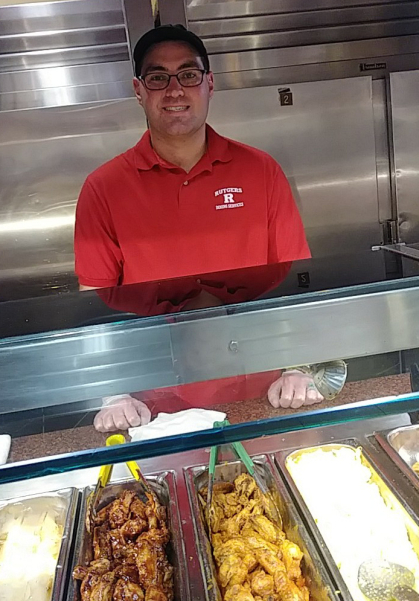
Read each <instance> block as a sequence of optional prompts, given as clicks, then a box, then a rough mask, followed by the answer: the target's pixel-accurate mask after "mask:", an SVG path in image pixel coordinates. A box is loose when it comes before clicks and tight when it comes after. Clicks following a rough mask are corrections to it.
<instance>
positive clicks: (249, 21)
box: [189, 2, 419, 38]
mask: <svg viewBox="0 0 419 601" xmlns="http://www.w3.org/2000/svg"><path fill="white" fill-rule="evenodd" d="M278 4H279V6H278V9H279V10H280V8H281V7H282V2H281V3H278ZM334 4H335V8H331V9H330V10H327V11H326V10H325V11H323V12H322V13H321V14H320V15H319V14H316V12H315V11H314V10H313V7H312V6H311V3H310V7H309V8H307V6H306V8H307V10H304V11H301V12H296V11H295V9H294V8H293V9H292V12H287V13H284V12H275V13H274V12H273V10H274V9H272V13H271V14H266V15H264V14H259V13H258V14H255V15H253V16H251V17H247V16H244V15H240V16H238V17H236V18H223V19H208V20H202V21H201V20H200V21H195V20H192V19H190V20H189V26H190V28H191V29H193V31H194V32H195V33H196V34H198V35H199V36H202V37H204V38H208V37H211V36H214V37H221V36H224V35H237V34H245V33H250V32H254V33H257V32H264V31H284V30H290V32H291V33H292V31H293V30H298V29H302V28H312V27H317V28H319V29H320V27H326V26H332V27H336V26H338V25H345V24H346V25H361V24H363V25H364V26H365V27H369V26H374V25H376V24H378V25H382V26H385V25H389V23H388V21H391V20H393V19H394V18H395V16H397V22H395V23H394V26H397V25H398V24H399V21H400V20H403V19H407V18H415V17H419V2H409V3H401V2H399V3H396V4H394V3H392V4H383V5H376V6H365V7H364V8H363V9H362V13H360V8H359V6H356V7H351V8H345V7H343V6H341V4H342V3H339V5H340V6H339V7H338V8H337V7H336V6H337V2H334ZM278 9H277V10H278ZM191 10H192V9H190V12H189V15H190V13H191Z"/></svg>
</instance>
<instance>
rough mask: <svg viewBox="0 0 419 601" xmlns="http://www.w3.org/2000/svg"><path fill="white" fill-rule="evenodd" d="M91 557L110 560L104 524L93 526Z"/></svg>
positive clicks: (110, 553) (109, 543)
mask: <svg viewBox="0 0 419 601" xmlns="http://www.w3.org/2000/svg"><path fill="white" fill-rule="evenodd" d="M93 555H94V558H95V559H101V558H104V559H112V548H111V542H110V540H109V531H108V529H107V527H106V525H105V524H103V525H102V526H95V528H94V530H93Z"/></svg>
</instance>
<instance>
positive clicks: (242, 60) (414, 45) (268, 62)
mask: <svg viewBox="0 0 419 601" xmlns="http://www.w3.org/2000/svg"><path fill="white" fill-rule="evenodd" d="M418 52H419V35H411V36H405V37H404V38H388V39H386V40H385V41H384V42H383V41H382V40H357V41H354V42H341V43H331V44H317V45H312V46H300V47H298V46H297V47H291V48H281V49H268V50H258V51H256V50H252V51H249V52H232V53H225V54H214V55H212V56H211V57H210V61H211V68H212V70H213V71H214V72H215V73H225V72H228V71H241V70H252V69H257V70H261V69H268V68H271V67H287V66H288V67H292V66H294V65H304V64H307V65H311V64H319V63H329V64H331V65H333V63H334V62H339V61H343V60H354V59H356V60H359V61H363V59H365V57H369V58H378V57H380V58H381V57H386V56H388V57H392V56H394V55H397V54H410V53H418ZM358 74H360V69H359V68H358ZM333 75H334V74H333Z"/></svg>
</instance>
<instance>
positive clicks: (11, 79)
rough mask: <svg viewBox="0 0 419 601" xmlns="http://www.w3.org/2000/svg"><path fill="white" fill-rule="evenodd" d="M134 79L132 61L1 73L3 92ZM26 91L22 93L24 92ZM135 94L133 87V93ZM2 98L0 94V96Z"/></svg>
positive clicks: (0, 82)
mask: <svg viewBox="0 0 419 601" xmlns="http://www.w3.org/2000/svg"><path fill="white" fill-rule="evenodd" d="M121 81H124V82H129V83H130V84H131V81H132V66H131V63H130V62H129V61H121V62H112V63H98V64H90V65H74V66H70V67H59V68H56V67H51V68H48V67H44V68H43V69H26V70H24V71H11V72H8V73H0V90H1V93H2V94H6V93H16V94H18V93H19V92H26V91H33V90H42V89H57V88H60V87H73V86H85V85H94V84H104V83H117V82H121ZM22 95H23V94H22ZM131 96H132V89H131V93H130V97H131ZM0 100H1V97H0Z"/></svg>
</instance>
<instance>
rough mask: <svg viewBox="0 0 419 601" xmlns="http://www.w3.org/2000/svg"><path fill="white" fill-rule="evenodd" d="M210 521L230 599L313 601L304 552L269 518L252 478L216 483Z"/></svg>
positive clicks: (224, 591)
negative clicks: (304, 568)
mask: <svg viewBox="0 0 419 601" xmlns="http://www.w3.org/2000/svg"><path fill="white" fill-rule="evenodd" d="M201 495H202V501H203V502H204V500H205V498H206V489H203V490H202V491H201ZM207 519H208V521H209V524H208V526H209V532H210V538H211V544H212V549H213V555H214V559H215V563H216V566H217V577H218V583H219V585H220V587H221V592H222V594H223V597H224V601H309V591H308V588H307V586H306V582H305V579H304V577H303V576H302V573H301V566H300V564H301V560H302V558H303V554H302V552H301V550H300V548H299V547H298V546H297V545H296V544H294V543H292V542H291V541H289V540H287V539H286V537H285V533H284V532H283V531H282V529H281V528H280V526H279V525H277V524H275V523H274V522H273V521H272V520H270V519H269V518H268V517H267V516H266V515H265V511H264V503H263V502H262V493H261V491H260V490H259V488H258V486H257V484H256V482H255V480H254V479H253V478H252V477H251V476H249V475H248V474H242V475H240V476H238V477H237V478H236V479H235V480H234V483H229V482H223V483H218V484H217V483H216V484H214V489H213V496H212V504H211V510H210V515H209V516H207Z"/></svg>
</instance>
